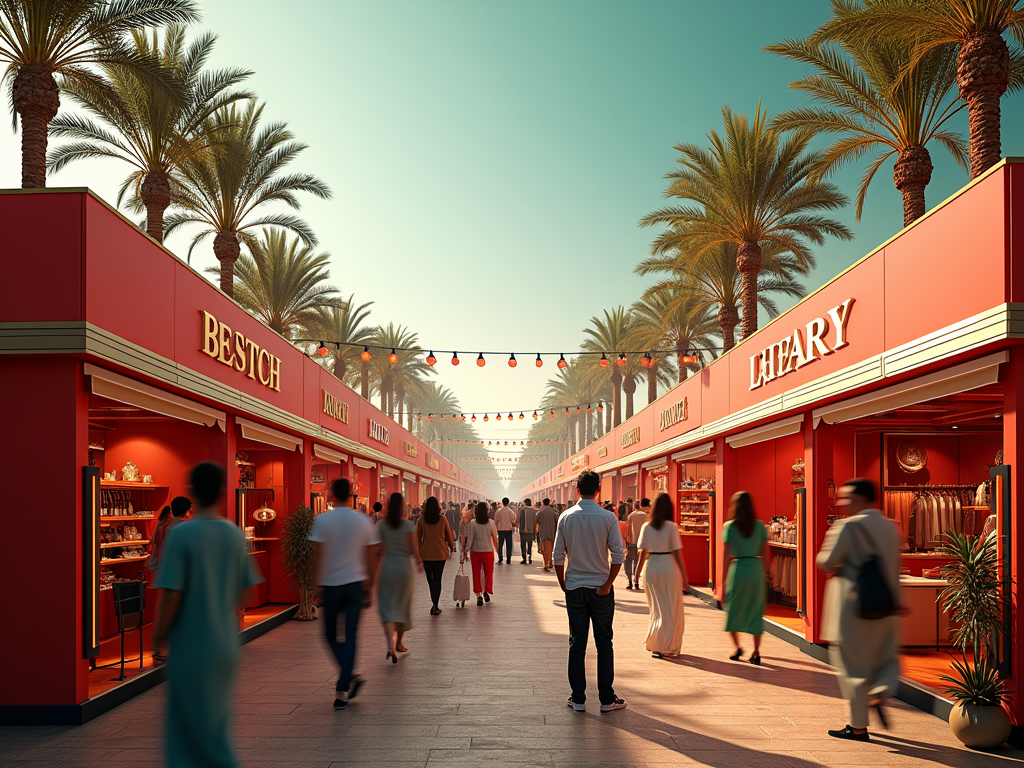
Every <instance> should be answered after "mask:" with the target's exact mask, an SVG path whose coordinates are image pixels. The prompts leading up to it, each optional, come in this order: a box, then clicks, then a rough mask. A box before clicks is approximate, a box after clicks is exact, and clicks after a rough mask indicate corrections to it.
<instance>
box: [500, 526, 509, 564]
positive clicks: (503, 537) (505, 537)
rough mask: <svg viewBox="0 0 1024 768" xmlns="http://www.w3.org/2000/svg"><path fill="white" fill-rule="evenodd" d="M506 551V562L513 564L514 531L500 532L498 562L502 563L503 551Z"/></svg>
mask: <svg viewBox="0 0 1024 768" xmlns="http://www.w3.org/2000/svg"><path fill="white" fill-rule="evenodd" d="M503 547H504V549H505V562H507V563H511V562H512V531H498V562H501V550H502V548H503Z"/></svg>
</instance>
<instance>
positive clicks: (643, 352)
mask: <svg viewBox="0 0 1024 768" xmlns="http://www.w3.org/2000/svg"><path fill="white" fill-rule="evenodd" d="M293 341H295V342H297V343H300V344H316V345H318V346H317V348H316V350H315V351H314V352H312V353H311V354H312V355H313V356H316V357H328V356H329V355H330V354H331V350H330V348H329V347H328V346H327V345H328V344H332V345H334V346H335V347H336V348H337V349H339V350H340V349H341V348H342V347H362V348H363V351H362V352H360V353H359V357H360V358H361V359H362V360H363V362H366V363H368V362H370V360H372V359H373V353H372V352H371V351H370V350H371V349H378V350H385V351H386V350H389V349H390V352H389V353H388V356H387V359H388V362H389V363H391V364H392V365H395V364H396V363H398V353H399V352H412V353H414V354H418V355H421V354H423V348H422V347H382V346H379V345H376V344H357V343H353V342H350V341H334V340H331V339H326V340H325V339H293ZM721 349H722V347H690V348H688V349H687V350H686V351H685V352H683V353H680V352H679V350H676V349H640V350H635V351H628V350H627V351H620V350H611V351H605V352H601V351H592V350H582V349H581V350H579V351H576V352H520V353H519V354H520V355H521V356H522V357H524V358H528V357H529V356H530V355H536V359H535V360H534V361H533V364H534V365H535V366H536V367H537V368H541V367H543V365H544V360H543V358H545V357H554V356H555V355H558V360H557V361H556V363H555V365H557V366H558V367H559V368H565V367H567V366H568V365H569V362H568V361H567V360H566V359H565V356H566V355H569V357H589V356H597V355H600V356H601V358H600V360H599V361H598V363H599V365H600V366H601V367H602V368H607V367H608V366H609V365H611V362H612V360H610V359H609V357H608V355H611V356H612V359H613V360H614V361H615V364H616V365H619V366H623V365H625V364H626V363H627V362H629V357H630V356H631V355H640V356H641V358H640V364H641V365H643V366H644V367H645V368H650V367H651V366H653V365H654V357H653V356H654V355H675V356H676V357H678V358H679V363H680V365H700V361H701V358H700V355H699V354H696V353H699V352H718V351H720V350H721ZM437 352H438V354H442V355H449V354H450V355H451V364H452V365H459V363H461V362H462V361H461V360H460V359H459V353H458V350H454V349H450V350H448V349H438V350H437ZM463 354H470V355H471V354H472V352H469V353H467V352H465V351H464V352H463ZM487 356H491V357H495V356H497V357H505V356H508V361H507V362H508V367H509V368H515V367H516V366H518V365H519V361H518V360H517V359H516V353H515V352H487V351H484V352H478V353H477V356H476V364H477V365H478V366H479V367H480V368H483V367H484V366H485V365H487V359H486V358H487ZM425 359H426V363H427V365H429V366H431V367H433V366H434V365H435V364H436V363H437V355H435V354H434V350H433V349H429V350H428V351H427V356H426V358H425Z"/></svg>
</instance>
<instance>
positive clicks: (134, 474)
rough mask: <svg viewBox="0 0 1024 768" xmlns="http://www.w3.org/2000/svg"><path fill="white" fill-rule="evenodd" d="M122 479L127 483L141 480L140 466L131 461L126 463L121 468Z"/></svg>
mask: <svg viewBox="0 0 1024 768" xmlns="http://www.w3.org/2000/svg"><path fill="white" fill-rule="evenodd" d="M121 479H122V480H124V481H125V482H126V483H137V482H139V468H138V467H136V466H135V463H134V462H132V461H129V462H128V463H127V464H125V465H124V468H123V469H122V470H121Z"/></svg>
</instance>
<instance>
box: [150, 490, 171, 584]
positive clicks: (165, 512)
mask: <svg viewBox="0 0 1024 768" xmlns="http://www.w3.org/2000/svg"><path fill="white" fill-rule="evenodd" d="M170 521H171V507H170V505H169V504H168V505H167V506H165V507H164V508H163V509H161V510H160V516H159V517H158V518H157V519H156V531H155V532H154V533H153V538H152V540H150V542H149V560H147V561H146V567H147V568H148V569H149V570H150V571H152V572H153V573H156V569H157V565H158V564H159V563H160V550H161V549H162V548H163V543H164V534H165V533H166V532H167V524H168V523H169V522H170Z"/></svg>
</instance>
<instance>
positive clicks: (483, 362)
mask: <svg viewBox="0 0 1024 768" xmlns="http://www.w3.org/2000/svg"><path fill="white" fill-rule="evenodd" d="M476 364H477V365H479V366H480V367H481V368H483V367H484V366H485V365H487V361H486V360H484V353H483V352H481V353H480V354H479V355H477V358H476Z"/></svg>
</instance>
